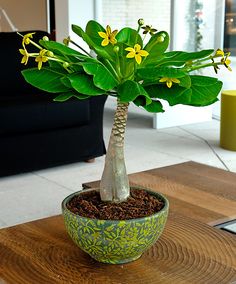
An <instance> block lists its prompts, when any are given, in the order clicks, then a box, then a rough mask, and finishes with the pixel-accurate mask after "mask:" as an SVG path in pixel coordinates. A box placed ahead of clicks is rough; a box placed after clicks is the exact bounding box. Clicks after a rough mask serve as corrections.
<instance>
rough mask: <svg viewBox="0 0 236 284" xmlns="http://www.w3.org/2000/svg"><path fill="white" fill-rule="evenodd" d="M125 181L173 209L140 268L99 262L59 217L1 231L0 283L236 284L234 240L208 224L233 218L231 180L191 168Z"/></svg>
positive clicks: (235, 190) (235, 184)
mask: <svg viewBox="0 0 236 284" xmlns="http://www.w3.org/2000/svg"><path fill="white" fill-rule="evenodd" d="M130 180H131V182H132V183H133V184H138V185H144V186H146V187H149V186H151V187H152V188H153V189H155V190H158V191H161V192H164V193H165V194H166V195H167V196H168V198H169V200H170V207H171V212H170V215H169V218H168V222H167V225H166V228H165V230H164V233H163V234H162V236H161V238H160V239H159V240H158V241H157V242H156V244H155V245H154V246H152V247H151V248H150V249H149V250H148V251H147V252H146V253H144V255H143V256H142V257H141V258H140V259H139V260H137V261H134V262H132V263H128V264H125V265H107V264H102V263H98V262H96V261H95V260H93V259H92V258H90V257H89V256H88V255H87V254H86V253H84V252H83V251H81V250H80V249H79V248H78V247H77V246H76V245H74V243H73V242H72V241H71V239H70V238H69V236H68V234H67V232H66V231H65V227H64V224H63V219H62V217H61V216H56V217H51V218H47V219H42V220H37V221H34V222H30V223H26V224H21V225H17V226H14V227H11V228H6V229H2V230H0V283H8V284H28V283H29V284H31V283H32V284H41V283H42V284H47V283H49V284H51V283H52V284H53V283H72V284H73V283H76V284H77V283H79V284H90V283H91V284H97V283H98V284H100V283H101V284H109V283H112V284H129V283H130V284H133V283H137V284H139V283H140V284H159V283H160V284H167V283H168V284H172V283H174V284H184V283H186V284H189V283H196V284H211V283H212V284H216V283H219V284H231V283H233V282H235V281H236V238H235V236H234V235H231V234H230V233H227V232H224V231H221V230H220V229H216V228H213V227H211V226H209V225H208V224H207V223H212V222H216V221H217V220H219V219H220V218H232V216H234V215H235V210H236V206H234V207H233V205H235V195H236V175H235V174H232V173H227V172H224V171H221V170H218V169H215V168H211V167H207V166H203V165H200V164H196V163H192V162H191V163H184V164H179V165H174V166H170V167H165V168H161V169H155V170H150V171H145V172H142V173H137V174H132V175H130ZM157 184H158V186H156V185H157ZM86 185H87V186H90V185H91V184H90V183H89V184H86ZM93 185H94V183H93ZM185 194H186V199H184V195H185ZM204 196H205V197H207V198H211V197H213V199H212V200H213V203H214V204H215V205H216V206H217V205H218V203H219V202H220V203H221V202H225V206H226V207H227V206H228V207H227V208H224V206H219V212H217V210H215V207H214V206H213V205H212V204H208V203H211V200H204ZM199 199H200V200H201V201H202V203H198V202H197V201H198V200H199Z"/></svg>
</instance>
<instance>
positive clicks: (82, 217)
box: [61, 186, 169, 223]
mask: <svg viewBox="0 0 236 284" xmlns="http://www.w3.org/2000/svg"><path fill="white" fill-rule="evenodd" d="M130 188H134V189H143V190H145V191H147V192H149V193H150V194H152V195H157V196H159V197H161V199H162V200H163V201H164V203H165V204H164V207H163V208H161V210H160V211H158V212H156V213H154V214H152V215H149V216H146V217H141V218H133V219H122V220H110V219H96V218H88V217H84V216H80V215H78V214H75V213H73V212H71V211H70V210H69V209H68V208H67V207H66V204H67V203H68V202H69V201H70V200H71V199H72V198H73V197H74V196H76V195H80V194H81V193H83V192H88V191H92V190H96V191H99V188H89V189H84V190H80V191H76V192H73V193H71V194H69V195H67V196H66V197H65V198H64V199H63V201H62V202H61V208H62V212H64V211H67V212H69V213H70V214H71V215H72V216H75V217H79V218H81V219H84V220H97V221H109V222H112V223H119V222H123V221H125V222H135V221H137V220H139V221H141V220H145V219H147V218H151V217H154V216H156V215H159V214H160V213H162V212H163V211H168V209H169V201H168V199H167V198H166V197H165V196H164V195H163V194H161V193H159V192H157V191H153V190H150V189H147V188H145V187H140V186H131V187H130Z"/></svg>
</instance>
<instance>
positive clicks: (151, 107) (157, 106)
mask: <svg viewBox="0 0 236 284" xmlns="http://www.w3.org/2000/svg"><path fill="white" fill-rule="evenodd" d="M133 103H134V104H135V105H136V106H138V107H140V106H142V107H143V108H144V109H145V110H146V111H148V112H155V113H157V112H164V109H163V106H162V104H161V102H160V101H158V100H152V102H151V103H150V104H148V105H145V101H144V100H143V97H141V96H139V97H137V98H136V99H135V100H134V101H133Z"/></svg>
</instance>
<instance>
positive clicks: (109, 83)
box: [83, 62, 118, 91]
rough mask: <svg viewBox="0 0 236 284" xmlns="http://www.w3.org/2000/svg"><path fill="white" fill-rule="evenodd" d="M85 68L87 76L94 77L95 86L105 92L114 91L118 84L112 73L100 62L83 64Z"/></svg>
mask: <svg viewBox="0 0 236 284" xmlns="http://www.w3.org/2000/svg"><path fill="white" fill-rule="evenodd" d="M83 68H84V71H85V72H86V73H87V74H89V75H93V82H94V85H95V86H97V87H98V88H100V89H103V90H105V91H108V90H112V89H113V88H114V87H116V86H117V84H118V81H117V80H116V79H115V78H114V76H113V75H112V74H111V72H110V71H109V70H108V69H107V68H106V67H105V66H104V65H102V64H100V63H98V62H86V63H83Z"/></svg>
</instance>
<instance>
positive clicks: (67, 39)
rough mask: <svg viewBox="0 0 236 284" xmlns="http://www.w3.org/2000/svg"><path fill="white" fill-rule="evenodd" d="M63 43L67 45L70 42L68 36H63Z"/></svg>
mask: <svg viewBox="0 0 236 284" xmlns="http://www.w3.org/2000/svg"><path fill="white" fill-rule="evenodd" d="M63 43H64V45H66V46H68V45H69V43H70V37H69V36H68V37H67V38H64V39H63Z"/></svg>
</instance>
